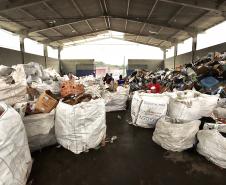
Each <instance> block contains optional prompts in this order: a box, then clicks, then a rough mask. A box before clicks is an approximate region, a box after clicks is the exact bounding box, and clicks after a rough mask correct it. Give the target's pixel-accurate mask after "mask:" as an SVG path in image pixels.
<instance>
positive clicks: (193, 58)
mask: <svg viewBox="0 0 226 185" xmlns="http://www.w3.org/2000/svg"><path fill="white" fill-rule="evenodd" d="M196 49H197V35H195V36H194V37H192V62H194V61H195V55H196Z"/></svg>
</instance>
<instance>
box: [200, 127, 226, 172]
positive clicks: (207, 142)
mask: <svg viewBox="0 0 226 185" xmlns="http://www.w3.org/2000/svg"><path fill="white" fill-rule="evenodd" d="M205 128H206V129H207V127H205ZM224 130H225V129H224ZM198 141H199V143H198V145H197V152H198V153H199V154H201V155H203V156H204V157H205V158H206V159H207V160H209V161H211V162H213V163H214V164H216V165H218V166H220V167H222V168H226V138H225V137H223V136H222V135H221V133H220V132H219V131H218V130H217V129H213V130H201V131H199V132H198Z"/></svg>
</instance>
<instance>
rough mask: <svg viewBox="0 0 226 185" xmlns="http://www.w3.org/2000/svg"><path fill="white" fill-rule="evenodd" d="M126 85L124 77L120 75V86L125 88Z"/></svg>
mask: <svg viewBox="0 0 226 185" xmlns="http://www.w3.org/2000/svg"><path fill="white" fill-rule="evenodd" d="M124 84H125V80H124V79H122V75H119V80H118V86H123V85H124Z"/></svg>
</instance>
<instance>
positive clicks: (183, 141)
mask: <svg viewBox="0 0 226 185" xmlns="http://www.w3.org/2000/svg"><path fill="white" fill-rule="evenodd" d="M200 123H201V122H200V121H199V120H195V121H189V122H183V121H179V120H174V119H170V118H167V117H166V118H162V119H160V120H159V121H158V122H157V124H156V127H155V131H154V133H153V137H152V139H153V141H154V142H156V143H157V144H159V145H160V146H161V147H163V148H165V149H166V150H170V151H174V152H181V151H183V150H186V149H188V148H191V147H193V145H195V143H196V134H197V132H198V131H199V126H200Z"/></svg>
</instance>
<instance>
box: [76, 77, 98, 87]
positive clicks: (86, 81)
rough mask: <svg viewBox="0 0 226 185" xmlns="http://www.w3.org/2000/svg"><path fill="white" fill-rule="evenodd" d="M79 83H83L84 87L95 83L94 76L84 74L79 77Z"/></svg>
mask: <svg viewBox="0 0 226 185" xmlns="http://www.w3.org/2000/svg"><path fill="white" fill-rule="evenodd" d="M79 83H80V84H83V85H84V86H85V87H88V86H92V85H95V84H96V83H97V81H96V78H95V77H94V76H92V75H90V76H84V77H81V78H80V79H79Z"/></svg>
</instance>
